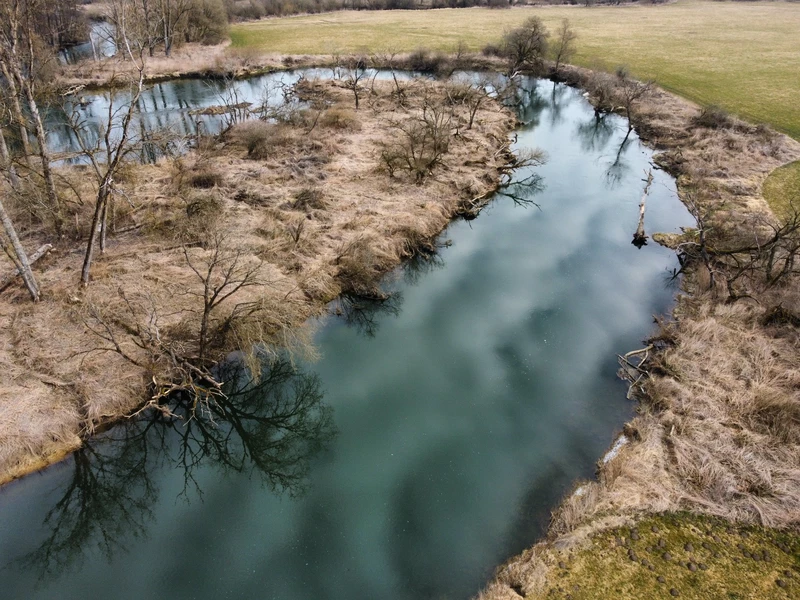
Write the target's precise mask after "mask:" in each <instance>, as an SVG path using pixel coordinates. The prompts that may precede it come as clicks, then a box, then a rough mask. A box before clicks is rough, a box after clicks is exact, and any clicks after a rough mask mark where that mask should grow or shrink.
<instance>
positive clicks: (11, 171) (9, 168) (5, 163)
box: [0, 127, 19, 192]
mask: <svg viewBox="0 0 800 600" xmlns="http://www.w3.org/2000/svg"><path fill="white" fill-rule="evenodd" d="M0 160H2V168H3V170H4V171H5V172H6V173H8V181H9V183H11V187H12V188H13V189H14V191H15V192H16V191H19V176H18V175H17V169H16V168H14V164H13V163H12V162H11V154H10V153H9V151H8V144H6V136H5V134H4V133H3V128H2V127H0Z"/></svg>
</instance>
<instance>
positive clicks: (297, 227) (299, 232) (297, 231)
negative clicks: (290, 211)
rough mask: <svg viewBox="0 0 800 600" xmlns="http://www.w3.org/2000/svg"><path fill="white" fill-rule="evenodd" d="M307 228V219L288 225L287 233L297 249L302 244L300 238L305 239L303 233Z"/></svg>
mask: <svg viewBox="0 0 800 600" xmlns="http://www.w3.org/2000/svg"><path fill="white" fill-rule="evenodd" d="M305 228H306V219H305V218H302V219H297V220H295V221H293V222H291V223H289V224H287V225H286V233H287V234H288V236H289V239H291V240H292V242H293V243H294V247H295V248H296V247H297V246H298V244H299V243H300V238H301V237H303V231H305Z"/></svg>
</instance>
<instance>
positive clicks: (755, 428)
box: [480, 69, 800, 600]
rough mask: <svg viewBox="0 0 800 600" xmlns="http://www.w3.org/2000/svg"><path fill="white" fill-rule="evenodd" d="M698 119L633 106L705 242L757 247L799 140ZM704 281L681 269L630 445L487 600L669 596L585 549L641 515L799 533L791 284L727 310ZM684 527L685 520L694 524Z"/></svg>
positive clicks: (671, 99)
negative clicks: (683, 292)
mask: <svg viewBox="0 0 800 600" xmlns="http://www.w3.org/2000/svg"><path fill="white" fill-rule="evenodd" d="M566 75H567V77H568V79H569V80H570V81H573V82H574V83H576V84H579V85H583V86H586V87H587V88H588V89H589V90H590V91H592V92H599V93H604V91H608V89H609V88H611V87H612V86H613V85H614V81H613V78H610V77H603V76H598V75H596V74H594V75H593V74H591V73H588V72H585V71H582V70H580V69H571V70H568V72H567V73H566ZM699 116H700V115H699V111H698V110H697V109H696V108H695V107H693V106H692V105H690V104H689V103H687V102H685V101H683V100H680V99H678V98H676V97H675V96H672V95H670V94H667V93H664V92H660V91H657V92H656V93H655V94H654V95H653V96H652V97H650V98H649V99H648V100H647V101H646V102H643V103H642V104H641V105H639V106H638V107H637V108H636V113H635V115H634V121H635V122H636V124H637V128H638V130H639V131H640V133H641V135H642V136H643V137H645V138H646V139H647V140H648V141H649V142H650V143H652V144H653V145H654V146H656V147H657V148H659V149H660V150H661V152H660V153H659V154H658V155H657V161H658V162H659V164H661V165H662V166H663V167H664V168H666V169H668V170H669V171H670V172H672V173H673V174H674V175H675V176H676V177H677V178H678V183H679V192H680V193H681V194H684V195H686V196H687V197H691V198H692V199H693V200H694V202H695V203H696V204H697V205H698V210H699V212H700V213H702V215H703V216H704V218H705V222H706V226H707V235H708V236H709V240H710V243H711V244H713V245H714V246H715V247H726V246H728V245H730V244H731V243H732V242H731V240H736V243H738V241H739V240H743V239H746V240H752V239H754V238H756V237H757V236H758V235H759V234H760V232H761V229H760V227H762V225H763V223H765V222H768V221H773V222H774V221H775V216H774V215H773V214H772V212H771V211H770V209H769V207H768V205H767V203H766V202H765V200H764V198H763V197H762V196H761V194H760V190H761V189H762V186H763V185H764V182H765V180H766V179H767V177H768V176H769V174H770V173H771V172H772V171H773V170H774V169H775V168H776V167H778V166H779V165H781V164H784V163H786V162H787V161H792V160H797V158H798V157H800V144H798V143H796V142H794V141H793V140H791V139H789V138H786V137H785V136H781V135H778V134H775V133H772V132H770V131H768V130H765V129H763V128H759V127H755V126H753V125H750V124H747V123H743V122H740V121H738V120H736V119H733V118H725V119H717V118H714V119H701V118H700V119H699V118H698V117H699ZM688 237H691V236H688ZM688 237H687V239H688ZM719 267H724V265H719ZM708 280H709V277H708V273H705V277H704V273H703V272H702V270H701V269H699V268H698V269H697V270H694V271H691V272H690V274H689V276H687V278H686V279H685V281H684V285H685V286H686V287H687V288H688V289H689V290H691V291H693V292H694V296H693V297H690V296H684V297H682V298H681V300H680V301H679V303H678V306H677V308H676V315H677V316H678V317H679V321H678V324H677V325H670V326H665V327H664V329H663V330H661V331H660V332H658V334H657V336H656V341H657V343H658V344H659V347H661V348H662V350H661V351H659V352H658V353H657V354H656V358H655V359H653V360H651V361H650V362H649V363H648V364H647V365H646V368H647V369H648V370H649V371H650V378H649V379H648V380H647V381H646V383H645V384H644V387H643V389H642V390H640V392H639V396H640V398H641V404H640V407H639V415H638V416H637V417H636V418H635V419H633V420H632V421H631V422H630V423H628V424H627V425H626V426H625V429H624V432H623V433H624V435H625V437H626V439H627V440H628V442H627V443H626V444H624V445H622V446H621V447H620V448H619V450H618V452H617V454H616V456H615V457H613V458H611V459H609V460H607V461H605V460H604V461H602V462H600V463H598V477H597V479H596V480H595V481H591V482H581V483H580V484H578V485H577V486H576V491H575V493H573V494H571V495H570V496H569V497H568V498H566V499H565V500H564V501H563V503H562V504H561V505H560V507H559V508H558V509H557V510H556V511H555V513H554V514H553V520H552V523H551V527H550V531H549V537H548V539H547V540H545V541H544V542H541V543H540V544H539V545H537V546H536V547H534V548H533V549H531V550H529V551H527V552H525V553H523V554H522V555H521V556H519V557H515V558H514V559H512V560H510V561H509V562H508V563H507V564H506V565H504V566H503V567H502V568H501V569H499V570H498V574H497V578H496V579H495V581H493V582H492V583H490V584H489V585H488V586H487V588H486V590H484V592H483V593H482V594H481V596H480V597H481V598H482V599H484V600H493V599H495V598H512V597H518V596H519V595H524V596H527V597H532V598H539V597H545V594H547V597H559V598H562V597H566V596H565V595H566V594H567V593H570V594H572V597H573V598H579V597H587V598H595V597H597V598H606V597H608V598H611V597H615V598H616V597H620V598H628V597H631V598H634V597H644V596H646V595H648V593H650V592H652V594H653V595H652V597H669V596H668V590H669V588H666V589H662V587H663V586H662V587H659V586H655V587H654V586H652V585H650V584H651V583H652V582H650V581H649V580H648V581H644V580H642V571H641V569H639V568H636V569H633V570H631V569H630V568H629V567H628V564H630V562H631V561H630V560H629V558H628V557H627V555H625V554H624V553H623V554H620V555H617V554H619V553H617V554H614V553H611V554H607V555H604V558H603V559H602V561H601V562H600V563H598V561H597V560H596V558H597V555H596V553H595V554H594V555H593V554H591V553H589V554H587V553H583V554H581V552H584V551H583V550H580V549H581V548H586V547H587V545H590V544H591V543H592V541H591V540H593V539H595V540H596V539H606V537H607V536H608V535H609V534H607V533H603V534H600V537H598V532H604V531H607V530H608V529H609V528H613V527H619V526H620V525H621V524H623V523H631V522H633V521H635V520H637V519H639V518H642V515H648V514H653V513H656V514H658V513H663V512H666V511H691V512H692V513H694V514H703V515H711V516H714V517H721V518H724V519H726V520H728V521H733V522H739V523H749V524H758V525H761V526H766V527H776V528H797V527H798V526H800V393H798V391H797V390H798V389H800V359H798V357H800V347H798V343H800V333H799V332H798V330H797V325H798V323H800V319H798V318H796V317H795V315H800V302H798V295H797V293H796V292H795V290H796V286H797V283H798V282H797V281H795V280H791V281H787V282H784V285H783V286H780V287H777V288H772V289H769V290H767V291H764V290H762V289H761V288H758V289H756V288H753V289H751V290H749V291H750V295H751V296H752V297H750V298H745V299H743V300H740V301H738V302H736V303H733V304H727V303H722V302H720V299H723V300H724V299H725V294H724V293H723V294H722V295H719V296H714V295H713V294H714V291H715V290H708V291H705V292H704V290H705V289H707V284H708ZM704 281H705V285H704ZM723 292H724V290H723ZM776 306H780V307H781V308H780V309H779V310H777V311H776V310H774V307H776ZM681 518H682V517H679V518H678V523H680V519H681ZM686 519H687V520H686V522H685V523H684V525H686V524H691V522H692V521H691V518H689V517H686ZM770 535H771V534H770ZM603 536H606V537H603ZM570 552H571V553H573V554H575V553H577V558H576V557H573V559H572V560H573V562H570V563H569V567H568V568H569V573H572V572H573V571H574V572H576V573H582V575H581V577H583V578H584V579H583V580H584V582H586V584H587V587H586V588H585V590H584V591H583V592H580V593H579V592H578V591H577V590H567V589H566V588H564V587H563V585H561V582H562V580H566V579H569V578H571V577H572V576H571V575H569V574H568V572H567V571H566V570H565V569H559V568H558V567H557V561H559V560H562V558H559V557H563V556H571V555H570ZM565 553H566V554H565ZM563 560H564V561H566V560H567V559H566V558H563ZM731 560H732V559H731ZM737 560H738V559H737ZM726 568H728V569H731V568H732V566H731V565H728V566H727V567H726ZM736 568H737V569H739V571H740V573H738V574H737V576H738V575H741V577H738V578H737V579H736V581H737V582H741V581H745V582H746V581H747V580H748V578H750V579H751V580H752V581H750V583H749V584H747V585H750V586H751V587H750V588H749V590H748V591H746V593H745V595H740V596H735V597H741V598H762V597H764V598H767V597H787V596H786V595H785V593H784V591H783V588H778V587H777V586H776V587H772V586H774V585H775V582H774V579H773V580H771V581H770V580H769V579H767V578H766V577H772V576H773V575H774V574H773V573H771V572H769V573H767V572H766V571H765V572H764V573H761V574H759V572H758V569H756V570H753V569H751V568H749V566H748V565H738V564H737V565H736ZM592 570H594V571H592ZM590 571H591V572H590ZM687 572H688V571H687ZM647 573H649V570H648V571H647ZM647 573H645V575H647ZM680 573H681V577H678V576H677V572H676V573H673V574H672V575H671V576H672V577H674V578H675V581H679V582H680V585H681V589H680V593H681V595H682V596H688V597H692V598H712V597H713V598H716V597H719V596H715V595H714V593H715V592H714V590H717V588H715V587H714V586H711V587H709V588H708V590H707V591H705V592H704V591H702V589H701V590H700V591H698V590H697V589H693V587H692V586H693V585H694V584H693V583H692V581H693V580H692V581H690V580H689V579H687V578H686V577H684V576H683V575H685V574H683V572H680ZM759 577H761V579H758V578H759ZM756 580H758V582H760V583H758V582H757V581H756ZM570 581H572V579H570ZM689 584H691V585H689ZM762 584H763V585H762ZM674 585H677V584H674ZM737 585H738V583H737ZM609 586H610V587H609ZM764 586H766V587H764ZM740 587H741V586H740ZM559 588H560V591H559ZM676 589H677V588H676ZM698 589H699V588H698ZM745 589H747V588H745ZM709 590H710V591H709ZM764 590H768V591H769V594H767V595H764V594H765V593H766V592H764ZM717 591H719V590H717ZM712 592H714V593H712ZM581 594H584V595H581ZM585 594H589V595H588V596H587V595H585ZM665 594H667V595H665ZM704 594H705V595H704ZM709 594H710V595H709ZM748 594H749V595H748ZM759 594H762V595H759ZM773 594H778V595H773ZM780 594H784V595H780Z"/></svg>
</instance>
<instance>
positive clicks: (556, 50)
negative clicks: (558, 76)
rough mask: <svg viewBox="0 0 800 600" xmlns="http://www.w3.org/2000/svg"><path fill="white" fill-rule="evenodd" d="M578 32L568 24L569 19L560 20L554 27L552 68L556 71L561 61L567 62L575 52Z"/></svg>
mask: <svg viewBox="0 0 800 600" xmlns="http://www.w3.org/2000/svg"><path fill="white" fill-rule="evenodd" d="M577 37H578V34H577V33H575V31H573V29H572V27H571V26H570V24H569V19H564V20H563V21H561V25H559V27H558V29H556V34H555V39H554V43H553V45H552V56H553V60H554V61H555V66H554V70H555V72H556V73H558V68H559V67H560V66H561V64H562V63H564V62H567V61H568V60H569V59H570V58H572V56H573V54H575V40H576V39H577Z"/></svg>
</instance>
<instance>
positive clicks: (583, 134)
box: [575, 112, 616, 152]
mask: <svg viewBox="0 0 800 600" xmlns="http://www.w3.org/2000/svg"><path fill="white" fill-rule="evenodd" d="M615 130H616V128H615V127H614V125H613V123H612V120H611V119H608V118H606V115H605V114H603V113H600V112H595V114H594V117H592V118H591V119H588V120H587V121H583V122H581V123H578V126H577V128H576V130H575V133H576V134H577V135H578V139H579V140H580V141H581V148H583V150H584V151H586V152H597V151H600V150H603V149H604V148H605V147H606V146H607V145H608V142H610V141H611V137H612V136H613V135H614V131H615Z"/></svg>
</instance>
